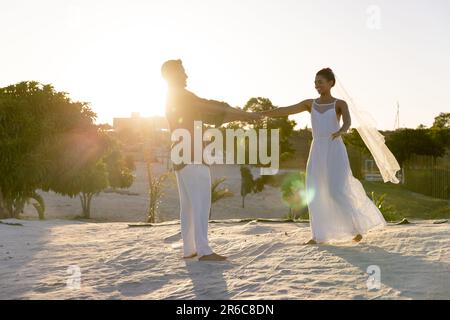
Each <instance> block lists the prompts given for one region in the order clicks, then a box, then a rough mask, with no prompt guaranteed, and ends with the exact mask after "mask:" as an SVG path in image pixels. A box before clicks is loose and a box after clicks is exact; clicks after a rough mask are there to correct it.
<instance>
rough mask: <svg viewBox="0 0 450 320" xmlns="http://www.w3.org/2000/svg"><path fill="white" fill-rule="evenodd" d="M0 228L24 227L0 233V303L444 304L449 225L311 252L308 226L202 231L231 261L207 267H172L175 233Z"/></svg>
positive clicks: (76, 225)
mask: <svg viewBox="0 0 450 320" xmlns="http://www.w3.org/2000/svg"><path fill="white" fill-rule="evenodd" d="M3 221H4V222H19V223H22V224H24V226H10V225H5V224H0V299H41V298H42V299H450V225H449V224H448V223H446V224H432V223H430V222H417V223H415V224H412V225H402V226H400V225H390V226H388V227H387V228H385V229H384V230H381V231H377V232H373V233H369V234H368V235H367V237H365V239H364V240H363V241H362V242H361V243H359V244H354V243H341V244H339V245H316V246H302V245H300V244H301V243H302V242H303V241H305V240H307V239H308V237H309V226H308V225H307V224H294V223H256V222H250V223H218V224H211V225H210V240H211V243H212V246H213V247H214V248H215V249H216V250H217V251H218V252H220V253H223V254H226V255H228V256H229V257H230V260H229V261H228V262H224V263H217V262H216V263H212V262H199V261H197V260H196V259H191V260H187V261H185V260H183V259H181V254H182V253H181V242H180V235H179V225H178V224H171V225H164V226H155V227H146V228H142V227H141V228H130V227H128V224H126V223H90V222H80V221H68V220H47V221H27V220H25V221H24V220H3ZM369 266H378V267H379V273H377V274H379V275H380V287H379V288H377V286H376V282H375V287H372V289H371V290H368V286H367V283H368V274H367V273H366V272H367V268H368V267H369ZM74 277H75V278H76V279H79V280H80V282H79V283H80V287H79V288H77V285H76V284H77V282H76V281H75V282H74V281H73V280H74ZM76 279H75V280H76ZM68 284H69V286H68Z"/></svg>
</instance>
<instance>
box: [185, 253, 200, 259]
mask: <svg viewBox="0 0 450 320" xmlns="http://www.w3.org/2000/svg"><path fill="white" fill-rule="evenodd" d="M196 256H197V252H196V253H194V254H191V255H190V256H186V257H183V259H192V258H195V257H196Z"/></svg>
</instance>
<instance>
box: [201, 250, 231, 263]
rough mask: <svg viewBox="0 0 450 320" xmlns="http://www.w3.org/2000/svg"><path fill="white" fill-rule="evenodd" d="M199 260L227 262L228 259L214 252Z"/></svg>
mask: <svg viewBox="0 0 450 320" xmlns="http://www.w3.org/2000/svg"><path fill="white" fill-rule="evenodd" d="M198 260H199V261H224V260H227V257H225V256H221V255H219V254H217V253H214V252H213V253H211V254H208V255H206V256H201V257H200V258H198Z"/></svg>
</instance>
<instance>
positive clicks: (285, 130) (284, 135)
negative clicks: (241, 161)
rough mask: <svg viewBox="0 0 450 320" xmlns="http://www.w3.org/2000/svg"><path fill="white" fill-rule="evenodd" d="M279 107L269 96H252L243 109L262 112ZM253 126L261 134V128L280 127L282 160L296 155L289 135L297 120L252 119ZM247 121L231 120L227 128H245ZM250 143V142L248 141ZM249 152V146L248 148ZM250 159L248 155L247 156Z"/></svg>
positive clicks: (284, 118)
mask: <svg viewBox="0 0 450 320" xmlns="http://www.w3.org/2000/svg"><path fill="white" fill-rule="evenodd" d="M276 108H277V107H276V106H274V105H273V104H272V102H271V101H270V100H269V99H267V98H262V97H258V98H251V99H250V100H248V102H247V103H246V104H245V106H244V108H243V110H244V111H248V112H260V111H267V110H272V109H276ZM250 125H251V127H252V128H253V129H255V130H256V131H257V133H258V134H259V130H260V129H268V130H269V132H270V129H279V130H280V160H281V161H283V160H287V159H289V158H291V157H293V156H294V152H295V150H294V149H293V147H292V144H291V142H290V141H289V137H290V136H291V135H292V133H293V131H294V127H295V125H296V122H295V121H294V120H289V119H288V117H281V118H266V119H263V120H257V121H252V122H251V123H250ZM246 126H247V122H245V123H243V122H240V121H235V122H231V123H229V124H228V125H227V128H230V129H238V128H245V127H246ZM247 143H248V142H247ZM246 150H247V153H248V147H247V148H246ZM268 151H269V152H270V134H269V137H268ZM246 159H248V155H247V156H246Z"/></svg>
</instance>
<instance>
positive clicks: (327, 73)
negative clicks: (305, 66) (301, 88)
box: [316, 68, 336, 87]
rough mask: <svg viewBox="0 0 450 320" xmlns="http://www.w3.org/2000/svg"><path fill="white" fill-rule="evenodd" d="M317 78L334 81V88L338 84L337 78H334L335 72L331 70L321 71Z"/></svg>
mask: <svg viewBox="0 0 450 320" xmlns="http://www.w3.org/2000/svg"><path fill="white" fill-rule="evenodd" d="M316 76H322V77H324V78H325V79H327V80H328V81H333V85H332V86H333V87H334V85H335V84H336V77H335V76H334V72H333V70H331V69H330V68H324V69H322V70H320V71H319V72H317V74H316Z"/></svg>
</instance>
